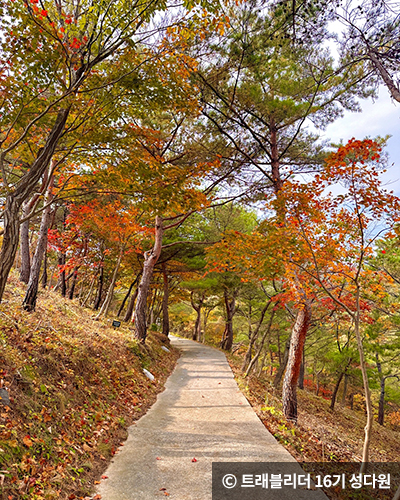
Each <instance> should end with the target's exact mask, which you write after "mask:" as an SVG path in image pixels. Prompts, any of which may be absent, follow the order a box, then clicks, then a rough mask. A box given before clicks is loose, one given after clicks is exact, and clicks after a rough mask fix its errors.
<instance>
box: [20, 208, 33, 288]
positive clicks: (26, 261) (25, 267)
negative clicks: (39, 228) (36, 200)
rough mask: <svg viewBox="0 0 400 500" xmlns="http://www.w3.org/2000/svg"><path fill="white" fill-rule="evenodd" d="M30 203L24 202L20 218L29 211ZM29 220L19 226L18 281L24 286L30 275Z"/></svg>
mask: <svg viewBox="0 0 400 500" xmlns="http://www.w3.org/2000/svg"><path fill="white" fill-rule="evenodd" d="M29 207H30V203H29V202H28V201H26V202H25V203H24V204H23V206H22V217H26V216H27V215H28V214H29V212H30V210H29ZM29 246H30V245H29V220H26V221H25V222H23V223H22V224H21V234H20V250H21V268H20V271H19V280H20V281H22V282H23V283H25V284H28V282H29V275H30V274H31V255H30V249H29Z"/></svg>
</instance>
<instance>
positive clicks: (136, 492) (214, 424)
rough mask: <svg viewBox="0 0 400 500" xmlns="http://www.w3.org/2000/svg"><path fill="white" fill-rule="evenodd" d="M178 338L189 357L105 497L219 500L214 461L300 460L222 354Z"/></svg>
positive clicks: (121, 456)
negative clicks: (263, 419)
mask: <svg viewBox="0 0 400 500" xmlns="http://www.w3.org/2000/svg"><path fill="white" fill-rule="evenodd" d="M171 341H172V343H173V345H174V346H176V347H178V348H180V349H182V351H183V353H182V356H181V358H180V359H179V361H178V365H177V367H176V369H175V371H174V372H173V374H172V375H171V376H170V378H169V379H168V381H167V384H166V388H165V391H164V392H163V393H161V394H160V395H159V396H158V398H157V402H156V403H155V404H154V405H153V406H152V408H151V409H150V410H149V411H148V412H147V414H146V415H145V416H143V417H142V418H141V419H140V420H139V421H138V422H137V423H136V424H135V425H133V426H132V427H131V428H130V429H129V437H128V440H127V441H126V443H125V445H124V446H123V447H122V449H121V451H120V452H119V453H118V454H117V455H116V456H115V457H114V459H113V461H112V463H111V464H110V467H109V468H108V470H107V472H106V473H105V474H106V475H107V476H108V479H106V480H104V481H102V484H101V485H100V486H99V488H98V493H99V494H100V495H101V497H102V500H150V499H157V498H165V497H166V496H169V498H171V500H211V498H212V493H211V468H212V462H292V463H295V460H294V459H293V458H292V456H291V455H290V454H289V453H288V452H287V451H286V450H285V449H284V448H283V447H282V446H281V445H280V444H279V443H278V442H277V441H276V440H275V439H274V437H273V436H272V435H271V434H270V433H269V432H268V431H267V429H266V428H265V427H264V425H263V424H262V422H261V421H260V420H259V418H258V417H257V415H256V414H255V413H254V411H253V409H252V408H251V406H250V405H249V403H248V402H247V400H246V398H245V397H244V396H243V395H242V393H241V392H240V390H239V389H238V386H237V384H236V382H235V380H234V377H233V374H232V371H231V369H230V367H229V365H228V363H227V361H226V358H225V355H224V354H223V353H222V352H220V351H218V350H216V349H212V348H210V347H206V346H203V345H201V344H198V343H196V342H192V341H190V340H185V339H179V338H176V337H172V339H171ZM193 459H196V460H195V461H194V460H193ZM192 460H193V461H192ZM288 466H289V464H288ZM294 467H298V466H297V465H294ZM299 471H300V473H301V472H302V471H301V469H300V468H299ZM163 488H165V489H163ZM246 490H249V488H247V489H246ZM242 491H244V490H243V489H242ZM252 491H254V490H252ZM166 493H168V494H169V495H166ZM246 493H247V491H246ZM266 493H267V492H266V491H265V490H264V495H262V496H260V497H259V498H266V497H265V494H266ZM293 493H294V495H293V498H297V499H301V498H305V499H307V500H314V499H315V500H317V499H318V500H321V499H326V497H325V496H324V495H323V494H322V493H321V492H320V491H319V490H317V491H303V494H305V496H302V495H301V494H300V493H301V491H300V490H299V489H297V490H294V492H293ZM221 498H222V497H221ZM223 498H225V497H223ZM226 498H228V496H227V497H226ZM229 498H230V497H229ZM241 498H250V497H247V496H246V497H245V496H242V497H241ZM251 498H256V497H251ZM285 498H291V496H287V495H285Z"/></svg>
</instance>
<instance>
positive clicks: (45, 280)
mask: <svg viewBox="0 0 400 500" xmlns="http://www.w3.org/2000/svg"><path fill="white" fill-rule="evenodd" d="M47 280H48V273H47V245H46V248H45V250H44V257H43V274H42V288H43V289H45V288H46V286H47Z"/></svg>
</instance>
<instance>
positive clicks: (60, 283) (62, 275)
mask: <svg viewBox="0 0 400 500" xmlns="http://www.w3.org/2000/svg"><path fill="white" fill-rule="evenodd" d="M65 260H66V257H65V253H64V252H62V251H61V252H59V253H58V265H59V267H60V268H61V269H62V271H61V273H60V277H59V278H58V284H57V287H56V288H58V287H60V288H61V295H62V296H63V297H65V296H66V295H67V281H66V279H65V269H64V266H65Z"/></svg>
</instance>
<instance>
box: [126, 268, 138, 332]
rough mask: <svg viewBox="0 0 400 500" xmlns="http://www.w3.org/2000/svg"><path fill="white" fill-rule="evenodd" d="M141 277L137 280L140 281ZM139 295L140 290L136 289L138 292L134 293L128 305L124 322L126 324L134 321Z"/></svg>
mask: <svg viewBox="0 0 400 500" xmlns="http://www.w3.org/2000/svg"><path fill="white" fill-rule="evenodd" d="M139 276H140V275H138V277H137V279H139ZM138 293H139V288H136V290H135V291H134V292H133V295H132V297H131V298H130V300H129V304H128V307H127V309H126V313H125V316H124V321H125V322H126V323H127V322H128V321H132V319H133V308H134V306H135V301H136V299H137V296H138Z"/></svg>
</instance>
